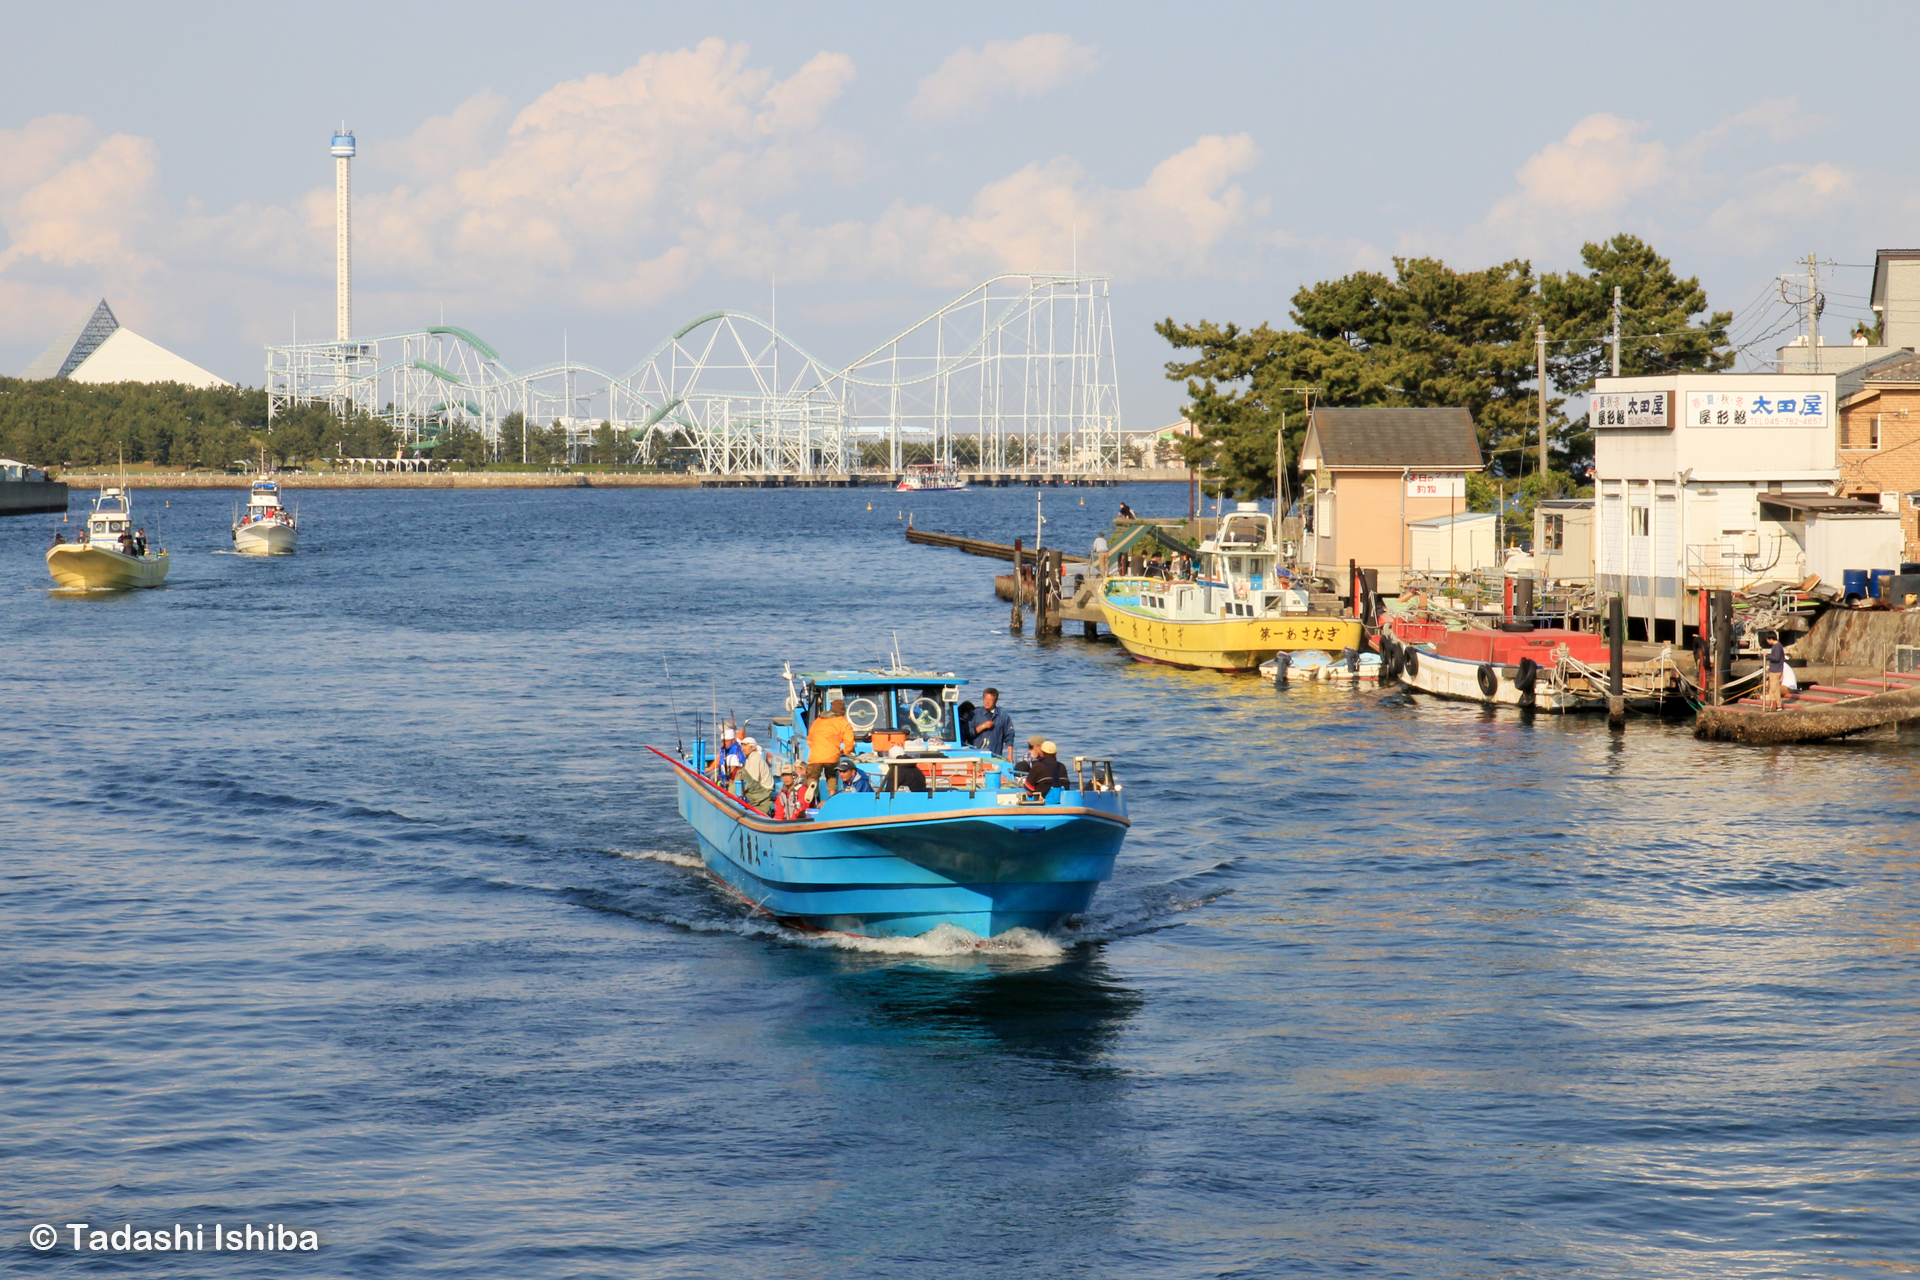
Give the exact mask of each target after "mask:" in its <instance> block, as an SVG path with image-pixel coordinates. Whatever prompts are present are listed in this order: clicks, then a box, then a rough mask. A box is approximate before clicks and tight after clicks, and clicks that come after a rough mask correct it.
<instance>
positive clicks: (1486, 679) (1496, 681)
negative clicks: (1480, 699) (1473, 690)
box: [1473, 662, 1500, 698]
mask: <svg viewBox="0 0 1920 1280" xmlns="http://www.w3.org/2000/svg"><path fill="white" fill-rule="evenodd" d="M1473 678H1474V679H1475V680H1477V681H1478V682H1479V684H1480V692H1481V693H1482V694H1484V695H1486V696H1487V697H1489V698H1491V697H1492V696H1493V695H1494V694H1496V693H1498V692H1499V691H1500V677H1499V676H1497V675H1495V674H1494V673H1493V664H1492V663H1488V662H1483V663H1481V664H1480V669H1479V670H1478V671H1476V672H1474V673H1473Z"/></svg>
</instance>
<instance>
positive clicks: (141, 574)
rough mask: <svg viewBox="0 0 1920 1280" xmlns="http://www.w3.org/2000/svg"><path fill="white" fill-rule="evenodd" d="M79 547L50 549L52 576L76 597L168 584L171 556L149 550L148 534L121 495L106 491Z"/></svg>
mask: <svg viewBox="0 0 1920 1280" xmlns="http://www.w3.org/2000/svg"><path fill="white" fill-rule="evenodd" d="M82 529H83V533H82V536H81V539H80V541H78V542H66V541H61V542H56V543H54V544H53V546H51V547H49V548H48V549H47V572H49V573H51V574H52V575H53V580H54V582H56V583H58V584H59V585H60V586H61V587H63V588H66V589H68V590H72V591H124V590H127V589H128V588H131V587H157V586H159V585H160V584H161V583H163V582H165V581H166V580H167V568H168V563H169V562H168V560H167V552H166V548H164V547H162V548H161V549H160V550H158V551H148V550H146V548H145V534H144V533H143V532H142V531H140V530H137V529H136V528H135V527H134V524H133V510H132V508H131V506H130V505H129V504H128V502H127V495H126V492H125V491H124V490H121V489H102V490H101V491H100V496H99V497H98V498H95V499H94V501H93V513H92V514H91V515H89V516H88V517H87V522H86V524H85V525H84V526H82Z"/></svg>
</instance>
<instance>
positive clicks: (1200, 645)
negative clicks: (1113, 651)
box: [1100, 503, 1360, 671]
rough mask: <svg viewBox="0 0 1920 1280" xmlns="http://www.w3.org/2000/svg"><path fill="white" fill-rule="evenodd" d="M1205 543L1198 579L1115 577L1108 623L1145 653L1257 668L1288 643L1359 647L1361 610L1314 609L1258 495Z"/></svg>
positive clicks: (1172, 660)
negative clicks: (1289, 571) (1288, 571)
mask: <svg viewBox="0 0 1920 1280" xmlns="http://www.w3.org/2000/svg"><path fill="white" fill-rule="evenodd" d="M1240 505H1241V509H1240V510H1237V511H1235V512H1233V513H1232V514H1231V515H1229V516H1227V517H1226V519H1225V520H1223V521H1222V522H1221V525H1220V528H1219V529H1218V530H1217V531H1216V532H1215V534H1214V536H1213V537H1212V538H1210V539H1208V540H1207V541H1206V542H1203V543H1201V544H1200V559H1199V563H1197V564H1196V565H1195V566H1194V575H1193V581H1191V582H1182V581H1176V580H1172V579H1165V578H1109V579H1108V580H1107V581H1106V583H1105V585H1104V586H1103V587H1102V589H1101V601H1100V604H1101V607H1102V609H1103V610H1104V611H1105V613H1106V615H1107V629H1108V630H1109V631H1111V632H1113V635H1114V638H1115V639H1117V640H1118V641H1119V642H1120V643H1121V645H1122V646H1124V647H1125V648H1126V651H1127V652H1128V653H1130V654H1132V655H1133V656H1134V657H1135V658H1137V659H1139V660H1140V661H1142V662H1164V663H1168V664H1170V665H1172V666H1176V667H1204V668H1208V669H1210V670H1214V671H1252V670H1255V669H1257V668H1258V667H1259V666H1260V664H1261V663H1263V662H1265V661H1267V660H1268V659H1270V658H1272V657H1273V656H1274V655H1275V654H1277V653H1280V652H1281V651H1283V650H1285V651H1287V652H1297V651H1299V650H1302V649H1324V650H1328V651H1330V652H1332V653H1338V652H1339V651H1340V650H1342V649H1345V648H1354V649H1358V648H1359V647H1360V619H1358V618H1353V617H1346V616H1343V615H1340V614H1331V613H1316V612H1314V611H1313V609H1312V607H1311V605H1310V596H1309V594H1308V592H1307V591H1306V590H1305V588H1303V587H1297V586H1294V585H1293V584H1292V583H1291V582H1290V581H1289V580H1288V579H1287V578H1286V576H1285V575H1284V570H1283V568H1282V566H1281V556H1280V549H1279V547H1277V546H1276V545H1275V544H1274V540H1273V523H1272V518H1271V517H1269V516H1267V515H1265V514H1264V513H1262V512H1261V511H1260V510H1259V509H1258V508H1256V507H1254V506H1253V504H1252V503H1242V504H1240Z"/></svg>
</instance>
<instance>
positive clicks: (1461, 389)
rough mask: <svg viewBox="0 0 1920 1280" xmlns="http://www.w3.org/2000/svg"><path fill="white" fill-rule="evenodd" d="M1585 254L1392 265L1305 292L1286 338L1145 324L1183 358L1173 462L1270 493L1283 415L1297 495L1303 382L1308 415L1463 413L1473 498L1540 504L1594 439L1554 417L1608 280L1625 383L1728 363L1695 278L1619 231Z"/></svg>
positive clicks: (1592, 360)
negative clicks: (1502, 491)
mask: <svg viewBox="0 0 1920 1280" xmlns="http://www.w3.org/2000/svg"><path fill="white" fill-rule="evenodd" d="M1580 260H1581V263H1582V266H1583V268H1584V269H1583V270H1574V271H1568V272H1565V273H1560V272H1549V273H1547V274H1545V275H1539V276H1536V275H1535V274H1534V271H1533V266H1532V264H1531V263H1530V262H1528V261H1526V260H1524V259H1519V258H1516V259H1513V260H1511V261H1508V262H1503V263H1501V264H1499V265H1498V266H1493V267H1487V268H1484V269H1481V270H1475V271H1456V270H1454V269H1453V268H1451V267H1448V266H1447V265H1446V264H1445V263H1444V262H1441V261H1440V260H1439V259H1437V258H1395V259H1394V260H1393V263H1394V271H1393V274H1392V275H1390V276H1389V275H1386V274H1384V273H1381V272H1373V271H1356V272H1354V273H1353V274H1351V275H1348V276H1343V277H1342V278H1340V279H1338V280H1327V281H1322V282H1320V283H1318V284H1314V285H1308V286H1304V287H1302V288H1301V289H1300V290H1299V291H1298V292H1296V293H1295V294H1294V295H1293V307H1292V310H1291V311H1290V312H1289V313H1288V314H1289V318H1290V319H1291V320H1292V322H1293V326H1294V327H1293V328H1291V329H1275V328H1273V327H1272V326H1271V325H1269V324H1267V323H1264V322H1263V323H1261V324H1259V325H1258V326H1256V327H1254V328H1251V329H1243V328H1241V327H1240V326H1239V325H1237V324H1233V323H1227V324H1216V323H1215V322H1213V321H1210V320H1205V319H1203V320H1200V321H1198V322H1197V323H1194V324H1190V325H1188V324H1180V323H1177V322H1176V321H1174V320H1173V319H1172V318H1171V317H1169V318H1168V319H1166V320H1164V321H1162V322H1161V323H1160V324H1157V325H1155V326H1154V329H1155V331H1156V332H1158V333H1159V334H1160V336H1161V337H1163V338H1165V339H1166V340H1167V341H1168V342H1170V343H1171V344H1172V345H1173V346H1174V348H1175V350H1177V351H1181V352H1194V353H1196V354H1195V355H1194V356H1193V357H1192V358H1190V359H1177V360H1172V361H1169V362H1168V363H1167V366H1166V368H1167V376H1168V377H1169V378H1171V379H1173V380H1174V381H1178V382H1184V383H1185V384H1186V388H1187V396H1188V401H1189V402H1188V404H1187V405H1186V406H1185V412H1186V417H1187V420H1188V421H1189V422H1191V423H1193V424H1194V426H1195V427H1196V428H1198V431H1197V433H1196V434H1195V436H1194V437H1193V438H1192V439H1190V440H1187V441H1183V442H1182V444H1181V450H1182V453H1183V455H1184V459H1185V461H1186V462H1187V463H1188V464H1189V465H1190V466H1193V467H1195V468H1198V469H1201V470H1203V471H1205V472H1206V473H1207V474H1208V476H1209V477H1210V481H1211V483H1210V486H1209V487H1210V489H1213V490H1216V491H1218V492H1221V493H1225V494H1228V495H1231V496H1234V497H1239V498H1256V497H1271V496H1273V494H1274V492H1275V488H1276V485H1275V481H1276V473H1275V461H1276V459H1275V447H1274V446H1275V438H1276V436H1277V435H1278V434H1279V432H1280V430H1281V427H1282V424H1283V422H1284V425H1285V433H1286V445H1287V455H1286V456H1287V471H1288V472H1289V475H1288V481H1289V484H1290V485H1291V486H1292V487H1293V491H1294V492H1298V475H1297V466H1298V459H1299V456H1300V444H1301V441H1302V440H1303V439H1304V437H1305V435H1306V413H1305V409H1306V406H1307V393H1306V392H1304V391H1302V390H1300V388H1312V391H1311V397H1312V402H1313V403H1314V404H1318V405H1331V406H1354V407H1405V408H1425V407H1443V406H1445V407H1451V406H1464V407H1466V408H1467V409H1468V410H1470V411H1471V412H1472V414H1473V420H1474V424H1475V426H1476V428H1477V429H1478V431H1479V434H1480V446H1481V451H1482V452H1483V453H1484V454H1485V456H1486V459H1487V463H1488V474H1487V478H1486V481H1485V482H1484V483H1482V484H1479V485H1475V486H1473V487H1474V489H1475V491H1476V493H1475V496H1477V497H1479V498H1480V499H1481V502H1480V503H1477V504H1476V505H1484V506H1490V505H1491V502H1490V501H1487V500H1486V499H1488V498H1489V497H1490V496H1491V494H1492V492H1493V489H1494V486H1495V485H1498V484H1502V483H1504V484H1505V485H1506V486H1507V488H1508V489H1509V491H1511V490H1512V489H1513V487H1514V486H1515V485H1516V484H1517V483H1519V482H1521V481H1522V480H1523V479H1524V480H1525V481H1526V483H1525V486H1524V487H1525V489H1526V491H1527V492H1529V493H1531V494H1532V495H1533V496H1534V498H1535V500H1537V499H1538V498H1540V497H1550V496H1553V495H1555V494H1557V493H1568V492H1574V491H1576V489H1577V486H1578V485H1579V483H1580V481H1581V479H1582V478H1583V477H1584V476H1585V475H1587V474H1588V473H1589V472H1590V471H1591V468H1592V463H1593V437H1592V433H1591V432H1589V431H1587V430H1586V426H1585V422H1584V420H1577V421H1576V420H1573V419H1570V418H1569V417H1568V416H1567V415H1566V414H1565V412H1564V411H1563V410H1564V406H1565V404H1566V400H1567V398H1568V397H1570V396H1573V395H1579V394H1583V393H1585V392H1588V391H1590V390H1592V388H1593V380H1594V378H1595V377H1597V376H1600V375H1602V374H1605V373H1607V372H1609V371H1610V369H1611V362H1612V352H1611V349H1610V347H1609V346H1608V345H1607V338H1608V336H1609V334H1610V333H1611V330H1612V326H1613V315H1612V309H1613V290H1614V288H1615V286H1618V287H1619V288H1620V291H1621V300H1622V322H1621V333H1622V341H1621V344H1620V372H1621V373H1622V375H1633V374H1648V373H1668V372H1673V371H1677V370H1707V371H1711V370H1719V369H1727V368H1731V367H1732V365H1733V350H1732V347H1731V344H1730V343H1729V341H1728V338H1727V326H1728V325H1729V324H1731V323H1732V321H1733V314H1732V313H1731V312H1727V311H1714V312H1709V311H1708V310H1707V295H1706V291H1705V290H1703V289H1702V288H1701V287H1700V281H1699V279H1698V278H1697V277H1688V278H1686V279H1681V278H1680V277H1679V276H1677V275H1676V274H1675V273H1674V270H1673V266H1672V264H1671V263H1670V262H1669V261H1668V260H1667V259H1666V258H1663V257H1661V256H1660V255H1659V254H1658V253H1656V252H1655V251H1654V249H1653V248H1652V247H1651V246H1650V245H1648V244H1646V243H1645V242H1644V241H1642V240H1640V239H1639V238H1638V237H1636V236H1631V235H1624V234H1623V235H1616V236H1614V237H1613V238H1612V239H1610V240H1607V241H1605V242H1604V243H1599V244H1593V243H1589V244H1586V245H1584V246H1583V247H1582V248H1581V250H1580ZM1540 325H1544V326H1545V327H1546V330H1547V379H1548V384H1549V385H1548V387H1547V388H1546V390H1547V392H1548V398H1547V413H1548V422H1547V434H1548V445H1547V453H1548V469H1547V472H1546V474H1545V475H1540V474H1538V472H1539V460H1538V456H1537V444H1536V441H1537V422H1538V419H1537V417H1536V415H1537V413H1538V408H1537V405H1538V401H1537V400H1536V399H1535V397H1536V395H1537V394H1538V391H1539V387H1538V373H1537V369H1536V365H1535V333H1536V326H1540ZM1556 391H1557V392H1558V393H1559V394H1558V395H1555V394H1553V393H1554V392H1556ZM1529 450H1533V452H1532V453H1529ZM1530 473H1532V474H1530Z"/></svg>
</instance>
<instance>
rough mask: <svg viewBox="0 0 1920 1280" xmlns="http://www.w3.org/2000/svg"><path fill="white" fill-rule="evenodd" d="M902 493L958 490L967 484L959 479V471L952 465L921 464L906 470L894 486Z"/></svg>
mask: <svg viewBox="0 0 1920 1280" xmlns="http://www.w3.org/2000/svg"><path fill="white" fill-rule="evenodd" d="M894 487H895V488H896V489H898V490H899V491H900V492H902V493H906V492H909V491H911V492H921V493H924V492H932V491H935V490H960V489H965V488H966V487H967V482H966V481H965V480H963V479H961V478H960V471H959V469H958V468H957V467H954V466H953V465H952V464H946V465H942V464H939V463H921V464H920V465H918V466H914V467H909V468H907V474H906V475H904V476H902V477H901V478H900V483H899V484H897V485H895V486H894Z"/></svg>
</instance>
